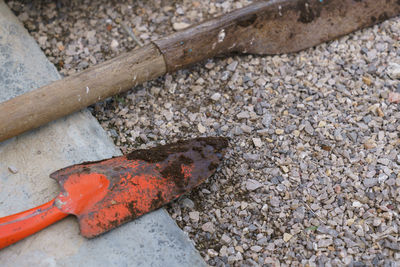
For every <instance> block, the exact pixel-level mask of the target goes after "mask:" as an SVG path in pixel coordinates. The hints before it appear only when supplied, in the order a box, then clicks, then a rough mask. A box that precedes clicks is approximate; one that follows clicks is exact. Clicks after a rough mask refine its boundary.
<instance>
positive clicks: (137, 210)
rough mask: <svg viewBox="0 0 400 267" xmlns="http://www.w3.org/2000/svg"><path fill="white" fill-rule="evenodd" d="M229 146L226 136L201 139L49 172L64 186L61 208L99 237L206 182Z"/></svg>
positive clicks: (85, 233)
mask: <svg viewBox="0 0 400 267" xmlns="http://www.w3.org/2000/svg"><path fill="white" fill-rule="evenodd" d="M227 146H228V141H227V139H225V138H222V137H211V138H197V139H192V140H188V141H181V142H178V143H174V144H170V145H164V146H159V147H155V148H151V149H147V150H137V151H134V152H132V153H130V154H128V155H125V156H121V157H116V158H112V159H108V160H104V161H98V162H88V163H83V164H79V165H74V166H71V167H67V168H64V169H61V170H59V171H57V172H55V173H53V174H51V175H50V177H52V178H54V179H55V180H57V181H58V182H59V184H60V185H61V193H60V195H59V196H58V197H57V198H56V206H57V207H58V208H59V209H60V210H61V211H63V212H66V213H70V214H74V215H76V216H77V217H78V219H79V225H80V230H81V234H82V235H83V236H85V237H88V238H92V237H95V236H97V235H100V234H102V233H104V232H107V231H109V230H111V229H113V228H115V227H117V226H119V225H121V224H123V223H126V222H128V221H130V220H133V219H135V218H137V217H139V216H141V215H143V214H145V213H147V212H149V211H152V210H155V209H157V208H160V207H161V206H163V205H165V204H167V203H168V202H170V201H172V200H174V199H176V198H178V197H179V196H181V195H182V194H183V193H185V192H187V191H189V190H191V189H192V188H194V187H195V186H197V185H199V184H200V183H202V182H203V181H204V180H205V179H206V178H207V177H209V176H210V175H211V174H212V173H213V172H214V171H215V170H216V168H217V166H218V164H219V163H220V160H221V158H222V156H223V154H224V151H225V148H226V147H227Z"/></svg>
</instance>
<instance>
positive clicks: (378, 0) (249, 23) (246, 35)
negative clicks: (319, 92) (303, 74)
mask: <svg viewBox="0 0 400 267" xmlns="http://www.w3.org/2000/svg"><path fill="white" fill-rule="evenodd" d="M399 14H400V2H399V0H270V1H256V2H254V3H252V4H250V5H248V6H246V7H244V8H241V9H237V10H234V11H232V12H230V13H227V14H224V15H222V16H220V17H216V18H213V19H211V20H209V21H206V22H203V23H200V24H198V25H194V26H193V27H190V28H187V29H185V30H183V31H180V32H177V33H175V34H173V35H169V36H166V37H163V38H161V39H159V40H156V41H154V43H155V44H156V45H157V46H158V48H159V49H160V51H161V52H162V53H163V55H164V58H165V61H166V64H167V68H168V71H169V72H172V71H174V70H177V69H181V68H183V67H186V66H188V65H190V64H193V63H196V62H199V61H201V60H204V59H205V58H211V57H214V56H217V55H220V54H226V53H229V52H239V53H253V54H281V53H293V52H297V51H300V50H303V49H305V48H309V47H313V46H315V45H317V44H320V43H323V42H326V41H330V40H332V39H335V38H338V37H340V36H343V35H345V34H348V33H350V32H353V31H355V30H358V29H361V28H364V27H367V26H371V25H373V24H376V23H379V22H381V21H384V20H386V19H388V18H390V17H393V16H397V15H399Z"/></svg>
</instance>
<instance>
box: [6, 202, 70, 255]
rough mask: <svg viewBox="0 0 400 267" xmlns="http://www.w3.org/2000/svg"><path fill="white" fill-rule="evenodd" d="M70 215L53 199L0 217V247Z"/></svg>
mask: <svg viewBox="0 0 400 267" xmlns="http://www.w3.org/2000/svg"><path fill="white" fill-rule="evenodd" d="M68 215H69V214H68V213H64V212H62V211H61V210H59V209H58V208H57V207H56V206H55V204H54V199H53V200H51V201H50V202H48V203H46V204H43V205H41V206H39V207H36V208H33V209H30V210H27V211H23V212H20V213H17V214H14V215H10V216H7V217H3V218H0V249H3V248H5V247H7V246H9V245H11V244H14V243H15V242H17V241H19V240H21V239H24V238H25V237H27V236H30V235H32V234H34V233H36V232H39V231H40V230H42V229H43V228H45V227H47V226H49V225H51V224H53V223H55V222H57V221H59V220H61V219H63V218H64V217H66V216H68Z"/></svg>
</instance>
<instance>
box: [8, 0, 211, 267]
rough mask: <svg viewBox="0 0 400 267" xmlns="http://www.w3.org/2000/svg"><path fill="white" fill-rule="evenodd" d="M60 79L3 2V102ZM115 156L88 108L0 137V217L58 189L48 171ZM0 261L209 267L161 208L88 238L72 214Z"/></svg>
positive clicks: (38, 201)
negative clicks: (35, 128) (82, 233)
mask: <svg viewBox="0 0 400 267" xmlns="http://www.w3.org/2000/svg"><path fill="white" fill-rule="evenodd" d="M57 79H60V76H59V74H58V73H57V70H56V69H55V68H54V66H53V65H52V64H51V63H50V62H49V61H48V60H47V59H46V57H45V55H44V54H43V53H42V51H41V50H40V48H39V47H38V45H37V44H36V43H35V41H34V40H33V39H32V38H31V37H30V36H29V34H28V32H27V31H26V30H25V29H24V28H23V25H22V24H21V23H20V22H19V21H18V20H17V18H16V17H15V16H14V15H13V14H12V13H11V12H10V10H9V9H8V7H7V6H6V5H5V4H4V2H3V1H1V0H0V102H3V101H6V100H8V99H10V98H12V97H15V96H17V95H19V94H22V93H24V92H27V91H30V90H33V89H35V88H37V87H39V86H42V85H45V84H47V83H49V82H51V81H54V80H57ZM0 127H1V126H0ZM115 155H120V151H119V150H118V149H117V148H116V147H115V146H114V144H113V143H112V141H111V140H110V139H109V137H108V136H107V135H106V133H105V132H104V130H103V129H102V128H101V126H100V125H99V123H98V122H97V120H96V119H95V118H94V117H93V116H92V115H91V114H90V113H89V112H88V111H87V110H83V111H81V112H77V113H75V114H73V115H71V116H67V117H65V118H62V119H59V120H57V121H55V122H52V123H49V124H48V125H46V126H43V127H41V128H39V129H37V130H34V131H31V132H29V133H26V134H23V135H20V136H18V137H14V138H12V139H10V140H7V141H5V142H2V143H0V217H2V216H6V215H9V214H12V213H16V212H19V211H22V210H26V209H29V208H32V207H34V206H37V205H40V204H43V203H45V202H47V201H49V200H51V199H52V198H54V197H55V196H56V195H57V194H58V192H59V188H58V185H57V183H56V182H55V181H53V180H52V179H50V178H49V177H48V175H49V174H50V173H51V172H53V171H55V170H57V169H60V168H62V167H65V166H68V165H71V164H75V163H79V162H82V161H89V160H99V159H104V158H108V157H111V156H115ZM10 167H11V168H12V169H14V170H17V173H16V174H13V173H12V172H11V171H10V170H9V168H10ZM0 263H1V266H96V267H99V266H205V263H204V261H203V259H202V258H201V256H200V255H199V253H198V252H197V251H196V249H195V248H194V246H193V245H192V242H191V241H190V240H189V239H188V238H187V236H186V235H185V234H184V233H183V232H182V231H181V230H180V229H179V228H178V226H177V225H176V224H175V222H174V221H173V220H172V219H171V218H170V217H169V215H168V213H167V212H166V211H165V210H164V209H160V210H158V211H156V212H152V213H150V214H147V215H145V216H143V217H141V218H139V219H137V220H135V221H133V222H130V223H127V224H125V225H123V226H121V227H119V228H117V229H114V230H113V231H111V232H109V233H106V234H104V235H102V236H100V237H98V238H95V239H91V240H88V239H85V238H83V237H82V236H80V235H79V228H78V223H77V220H76V218H74V217H73V216H70V217H68V218H66V219H64V220H62V221H60V222H58V223H56V224H54V225H52V226H50V227H48V228H46V229H45V230H43V231H41V232H39V233H37V234H35V235H33V236H31V237H29V238H26V239H25V240H22V241H20V242H18V243H16V244H14V245H12V246H10V247H8V248H5V249H3V250H2V251H0Z"/></svg>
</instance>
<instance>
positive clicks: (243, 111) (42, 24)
mask: <svg viewBox="0 0 400 267" xmlns="http://www.w3.org/2000/svg"><path fill="white" fill-rule="evenodd" d="M248 3H250V1H187V0H183V1H173V0H168V1H159V0H158V1H154V0H152V1H130V2H126V1H123V3H119V2H118V1H105V0H101V1H84V2H82V1H71V2H70V1H53V2H52V1H34V2H33V4H25V5H24V4H22V3H21V2H18V1H8V5H9V6H10V7H11V9H12V10H13V11H14V12H15V13H16V14H17V15H18V16H19V18H20V20H21V21H23V23H24V25H25V26H26V27H27V29H28V30H29V31H30V33H31V35H32V36H33V37H34V38H35V39H36V40H37V41H38V43H39V44H40V46H41V48H42V49H43V51H44V52H45V53H46V55H47V57H48V58H49V59H50V60H51V61H52V62H53V63H54V64H55V65H56V66H57V68H58V70H59V71H60V72H61V73H62V74H63V75H64V76H68V75H70V74H71V73H74V72H76V71H79V70H82V69H85V68H87V67H89V66H92V65H95V64H97V63H99V62H102V61H104V60H107V59H110V58H113V57H115V56H116V55H119V54H121V53H122V52H124V51H129V50H131V49H134V48H136V47H137V45H136V43H135V42H133V40H132V39H131V38H130V37H128V35H127V33H126V32H125V31H124V30H123V29H122V27H121V22H123V23H125V24H127V25H128V26H129V27H131V28H133V31H134V32H135V34H136V35H137V37H138V38H139V39H140V40H141V41H142V42H143V43H145V44H146V43H149V42H150V41H151V40H155V39H157V38H159V37H161V36H164V35H166V34H168V33H170V32H172V31H173V28H174V27H175V28H179V27H183V26H185V25H187V24H193V23H196V22H199V21H202V20H204V19H207V18H210V17H213V16H215V15H218V14H221V13H224V12H227V11H229V10H232V9H235V8H240V7H241V6H244V5H246V4H248ZM396 64H400V18H395V19H391V20H389V21H386V22H384V23H382V24H380V25H377V26H374V27H372V28H369V29H365V30H362V31H358V32H356V33H354V34H351V35H349V36H346V37H343V38H340V39H339V40H335V41H332V42H330V43H327V44H322V45H319V46H317V47H316V48H310V49H307V50H305V51H302V52H300V53H297V54H291V55H280V56H251V55H236V56H231V57H229V56H228V57H221V58H217V59H210V60H207V61H205V62H203V63H201V64H197V65H195V66H193V67H191V68H189V69H186V70H182V71H178V72H176V73H173V74H168V75H165V76H164V77H160V78H159V79H157V80H154V81H150V82H147V83H145V84H143V85H140V86H137V87H136V88H133V89H132V90H131V91H129V92H128V93H125V94H121V95H119V96H116V97H113V98H110V99H108V100H106V101H104V102H101V103H98V104H96V105H94V106H93V107H91V110H92V112H93V114H94V115H95V116H96V118H97V119H98V120H99V121H100V123H101V125H102V126H103V128H104V129H105V130H107V132H108V134H109V135H110V136H111V137H112V138H113V140H114V141H115V144H116V145H118V146H119V147H120V148H121V150H122V151H123V152H129V151H131V150H133V149H135V148H146V147H151V146H154V145H157V144H164V143H168V142H173V141H176V140H178V139H185V138H190V137H197V136H229V137H231V142H230V150H229V152H228V154H227V155H226V157H225V160H224V162H223V164H222V165H221V168H220V169H219V170H218V172H217V173H216V174H215V175H214V176H213V177H212V178H210V179H208V181H207V182H206V183H205V184H204V185H202V186H201V187H200V188H198V189H196V190H195V191H194V192H192V193H190V194H188V195H187V196H186V197H183V198H181V199H180V200H179V201H176V202H174V203H173V204H171V205H169V206H168V208H167V209H168V211H169V213H170V215H171V216H172V218H174V220H175V221H176V222H177V224H178V225H179V226H180V227H181V228H182V229H183V230H184V231H185V232H186V233H187V234H188V235H189V236H190V238H191V239H192V240H193V242H194V243H195V245H196V248H197V249H199V251H200V253H201V255H202V256H203V257H204V259H205V260H206V262H207V263H208V264H209V265H211V266H261V265H264V266H279V265H280V266H289V265H293V266H299V265H301V266H343V265H349V266H378V265H379V266H399V262H400V236H399V231H400V230H399V227H400V218H399V212H400V205H399V203H400V175H399V169H400V156H399V150H400V149H399V145H400V135H399V131H400V111H399V104H398V103H396V102H398V100H396V97H398V93H400V80H399V79H400V77H399V76H400V74H396V71H400V70H399V69H398V68H400V65H396Z"/></svg>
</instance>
